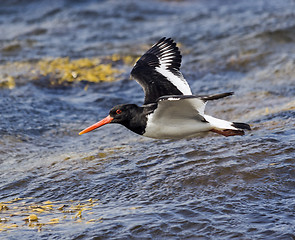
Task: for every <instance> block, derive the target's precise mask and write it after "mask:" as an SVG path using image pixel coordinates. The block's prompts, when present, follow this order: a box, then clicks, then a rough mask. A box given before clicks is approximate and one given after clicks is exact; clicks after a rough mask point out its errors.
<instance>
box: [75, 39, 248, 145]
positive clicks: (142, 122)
mask: <svg viewBox="0 0 295 240" xmlns="http://www.w3.org/2000/svg"><path fill="white" fill-rule="evenodd" d="M181 58H182V56H181V53H180V51H179V49H178V47H177V46H176V43H175V42H174V41H173V40H172V39H171V38H162V39H160V40H159V41H158V42H157V43H156V44H154V45H153V46H152V47H151V49H149V50H148V51H147V52H146V53H145V54H144V55H143V56H142V57H141V58H140V59H139V60H138V61H137V62H136V64H135V65H134V67H133V69H132V71H131V76H132V77H133V78H134V79H135V80H136V81H137V82H138V83H139V84H140V85H141V86H142V88H143V90H144V93H145V98H144V104H143V105H142V106H137V105H136V104H121V105H117V106H115V107H113V108H112V109H111V110H110V112H109V115H108V116H107V117H106V118H104V119H102V120H101V121H99V122H97V123H95V124H93V125H92V126H90V127H88V128H86V129H84V130H83V131H81V132H80V133H79V135H81V134H84V133H87V132H90V131H92V130H94V129H96V128H99V127H101V126H103V125H105V124H109V123H119V124H121V125H123V126H125V127H126V128H128V129H130V130H131V131H133V132H135V133H137V134H140V135H143V136H145V137H150V138H155V139H181V138H188V137H195V136H197V135H200V134H202V133H207V132H214V133H217V134H221V135H223V136H226V137H228V136H234V135H244V130H251V128H250V126H249V125H248V124H246V123H240V122H230V121H226V120H222V119H218V118H215V117H212V116H209V115H206V114H205V112H204V110H205V105H206V102H207V101H211V100H216V99H220V98H223V97H227V96H230V95H232V94H233V92H227V93H221V94H214V95H193V94H192V92H191V89H190V87H189V85H188V83H187V81H186V80H185V79H184V77H183V75H182V73H181V72H180V66H181Z"/></svg>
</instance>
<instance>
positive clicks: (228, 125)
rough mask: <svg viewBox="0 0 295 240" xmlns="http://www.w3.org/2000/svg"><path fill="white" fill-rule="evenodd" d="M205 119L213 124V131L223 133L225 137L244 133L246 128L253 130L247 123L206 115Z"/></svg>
mask: <svg viewBox="0 0 295 240" xmlns="http://www.w3.org/2000/svg"><path fill="white" fill-rule="evenodd" d="M205 119H206V120H207V121H208V122H209V123H210V124H211V126H212V129H211V131H212V132H215V133H218V134H221V135H223V136H225V137H229V136H235V135H241V136H242V135H244V134H245V132H244V130H251V128H250V126H249V125H248V124H246V123H238V122H229V121H225V120H222V119H218V118H214V117H211V116H208V115H205Z"/></svg>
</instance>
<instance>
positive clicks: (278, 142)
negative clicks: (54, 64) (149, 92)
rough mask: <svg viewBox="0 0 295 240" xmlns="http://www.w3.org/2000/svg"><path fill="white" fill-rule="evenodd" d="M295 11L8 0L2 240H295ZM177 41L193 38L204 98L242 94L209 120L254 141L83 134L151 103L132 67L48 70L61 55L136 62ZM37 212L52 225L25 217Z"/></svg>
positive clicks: (192, 61) (4, 10)
mask: <svg viewBox="0 0 295 240" xmlns="http://www.w3.org/2000/svg"><path fill="white" fill-rule="evenodd" d="M294 10H295V3H294V1H291V0H290V1H287V0H284V1H280V2H278V1H266V0H265V1H263V0H255V1H254V0H253V1H252V0H247V1H231V0H228V1H222V3H221V1H210V2H208V1H149V2H144V1H132V0H127V1H91V0H89V1H53V2H50V3H49V2H48V1H26V2H23V1H18V0H16V1H2V4H1V7H0V24H1V25H0V28H1V35H0V63H1V66H0V76H1V78H0V83H1V88H0V99H1V105H0V112H1V121H0V135H1V140H0V153H1V157H0V165H1V167H0V174H1V176H2V177H1V181H0V184H1V185H0V189H1V195H0V201H1V202H2V203H3V204H4V205H5V206H6V207H7V208H8V209H7V208H5V207H2V208H1V209H2V210H1V211H0V219H1V220H0V230H1V233H0V234H1V237H2V238H4V239H20V238H25V239H29V238H37V239H56V238H58V239H294V238H295V234H294V232H295V227H294V226H295V220H294V219H295V190H294V189H295V170H294V166H295V162H294V157H295V148H294V146H295V125H294V117H295V112H294V109H295V99H294V95H295V74H294V69H295V50H294V49H295V44H294V42H295V11H294ZM163 36H166V37H172V38H173V39H175V40H176V41H177V42H179V47H180V49H181V51H182V54H183V65H182V72H183V74H184V76H185V77H186V79H187V80H188V82H189V83H190V85H191V88H192V91H193V92H194V93H197V94H209V93H220V92H227V91H234V92H235V96H233V97H230V98H226V99H222V100H219V101H214V102H211V103H209V104H208V105H207V113H208V114H212V115H214V116H218V117H220V118H224V119H228V120H233V121H242V122H247V123H249V124H250V125H251V126H252V128H253V130H252V131H251V132H247V134H246V135H245V136H236V137H231V138H225V137H222V136H217V135H213V134H209V135H208V136H206V137H204V138H195V139H184V140H178V141H169V140H165V141H163V140H153V139H148V138H144V137H141V136H138V135H135V134H134V133H132V132H130V131H128V130H127V129H125V128H123V127H122V126H118V125H109V126H105V127H103V128H101V129H99V130H97V131H94V132H91V133H88V134H85V135H82V136H78V132H79V131H80V130H82V129H84V128H85V127H87V126H88V125H90V124H92V123H94V122H95V121H97V120H98V119H101V118H103V117H105V116H106V115H107V114H108V111H109V109H110V108H111V107H112V106H113V105H116V104H121V103H136V104H142V102H143V92H142V90H141V88H140V86H139V85H138V84H137V83H136V82H135V81H132V80H130V79H129V71H130V70H131V68H132V64H128V63H126V62H124V61H117V62H114V63H113V66H114V67H115V68H118V69H119V70H120V74H118V75H116V76H115V81H113V82H101V83H89V82H87V79H85V80H86V81H82V82H77V83H67V84H65V83H60V84H59V83H58V81H57V84H52V82H51V81H52V78H54V77H55V76H43V75H42V74H40V75H38V74H36V66H37V65H38V63H39V62H40V61H43V60H44V59H48V58H50V59H56V58H64V57H69V59H71V60H75V59H76V60H77V59H82V58H89V59H93V58H100V59H102V63H104V62H105V61H106V62H108V61H109V60H105V59H107V58H108V57H109V56H114V54H117V55H118V56H130V57H131V58H134V59H136V57H138V56H140V55H141V54H143V53H144V51H146V50H147V49H148V48H149V47H150V46H151V45H152V44H153V43H154V42H156V41H157V40H158V39H160V38H161V37H163ZM36 64H37V65H36ZM10 77H12V79H13V84H9V83H7V82H9V79H11V78H10ZM101 80H104V79H101ZM55 83H56V82H55ZM38 209H39V210H38ZM40 209H41V210H40ZM31 214H36V215H37V216H38V222H28V221H25V220H23V219H24V218H26V217H28V216H29V215H31ZM52 219H58V220H54V221H53V220H52Z"/></svg>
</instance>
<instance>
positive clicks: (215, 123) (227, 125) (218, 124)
mask: <svg viewBox="0 0 295 240" xmlns="http://www.w3.org/2000/svg"><path fill="white" fill-rule="evenodd" d="M204 117H205V119H206V120H207V121H208V122H209V123H210V125H211V126H212V127H213V128H216V129H218V130H225V129H232V130H238V129H237V128H235V127H233V126H232V124H233V123H232V122H229V121H226V120H222V119H218V118H215V117H211V116H209V115H204Z"/></svg>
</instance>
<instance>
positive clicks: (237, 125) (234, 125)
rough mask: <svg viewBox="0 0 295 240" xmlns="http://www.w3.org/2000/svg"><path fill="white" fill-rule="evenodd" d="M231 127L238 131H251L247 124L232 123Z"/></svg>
mask: <svg viewBox="0 0 295 240" xmlns="http://www.w3.org/2000/svg"><path fill="white" fill-rule="evenodd" d="M232 126H233V127H235V128H239V129H246V130H251V127H250V126H249V124H247V123H239V122H233V124H232Z"/></svg>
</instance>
